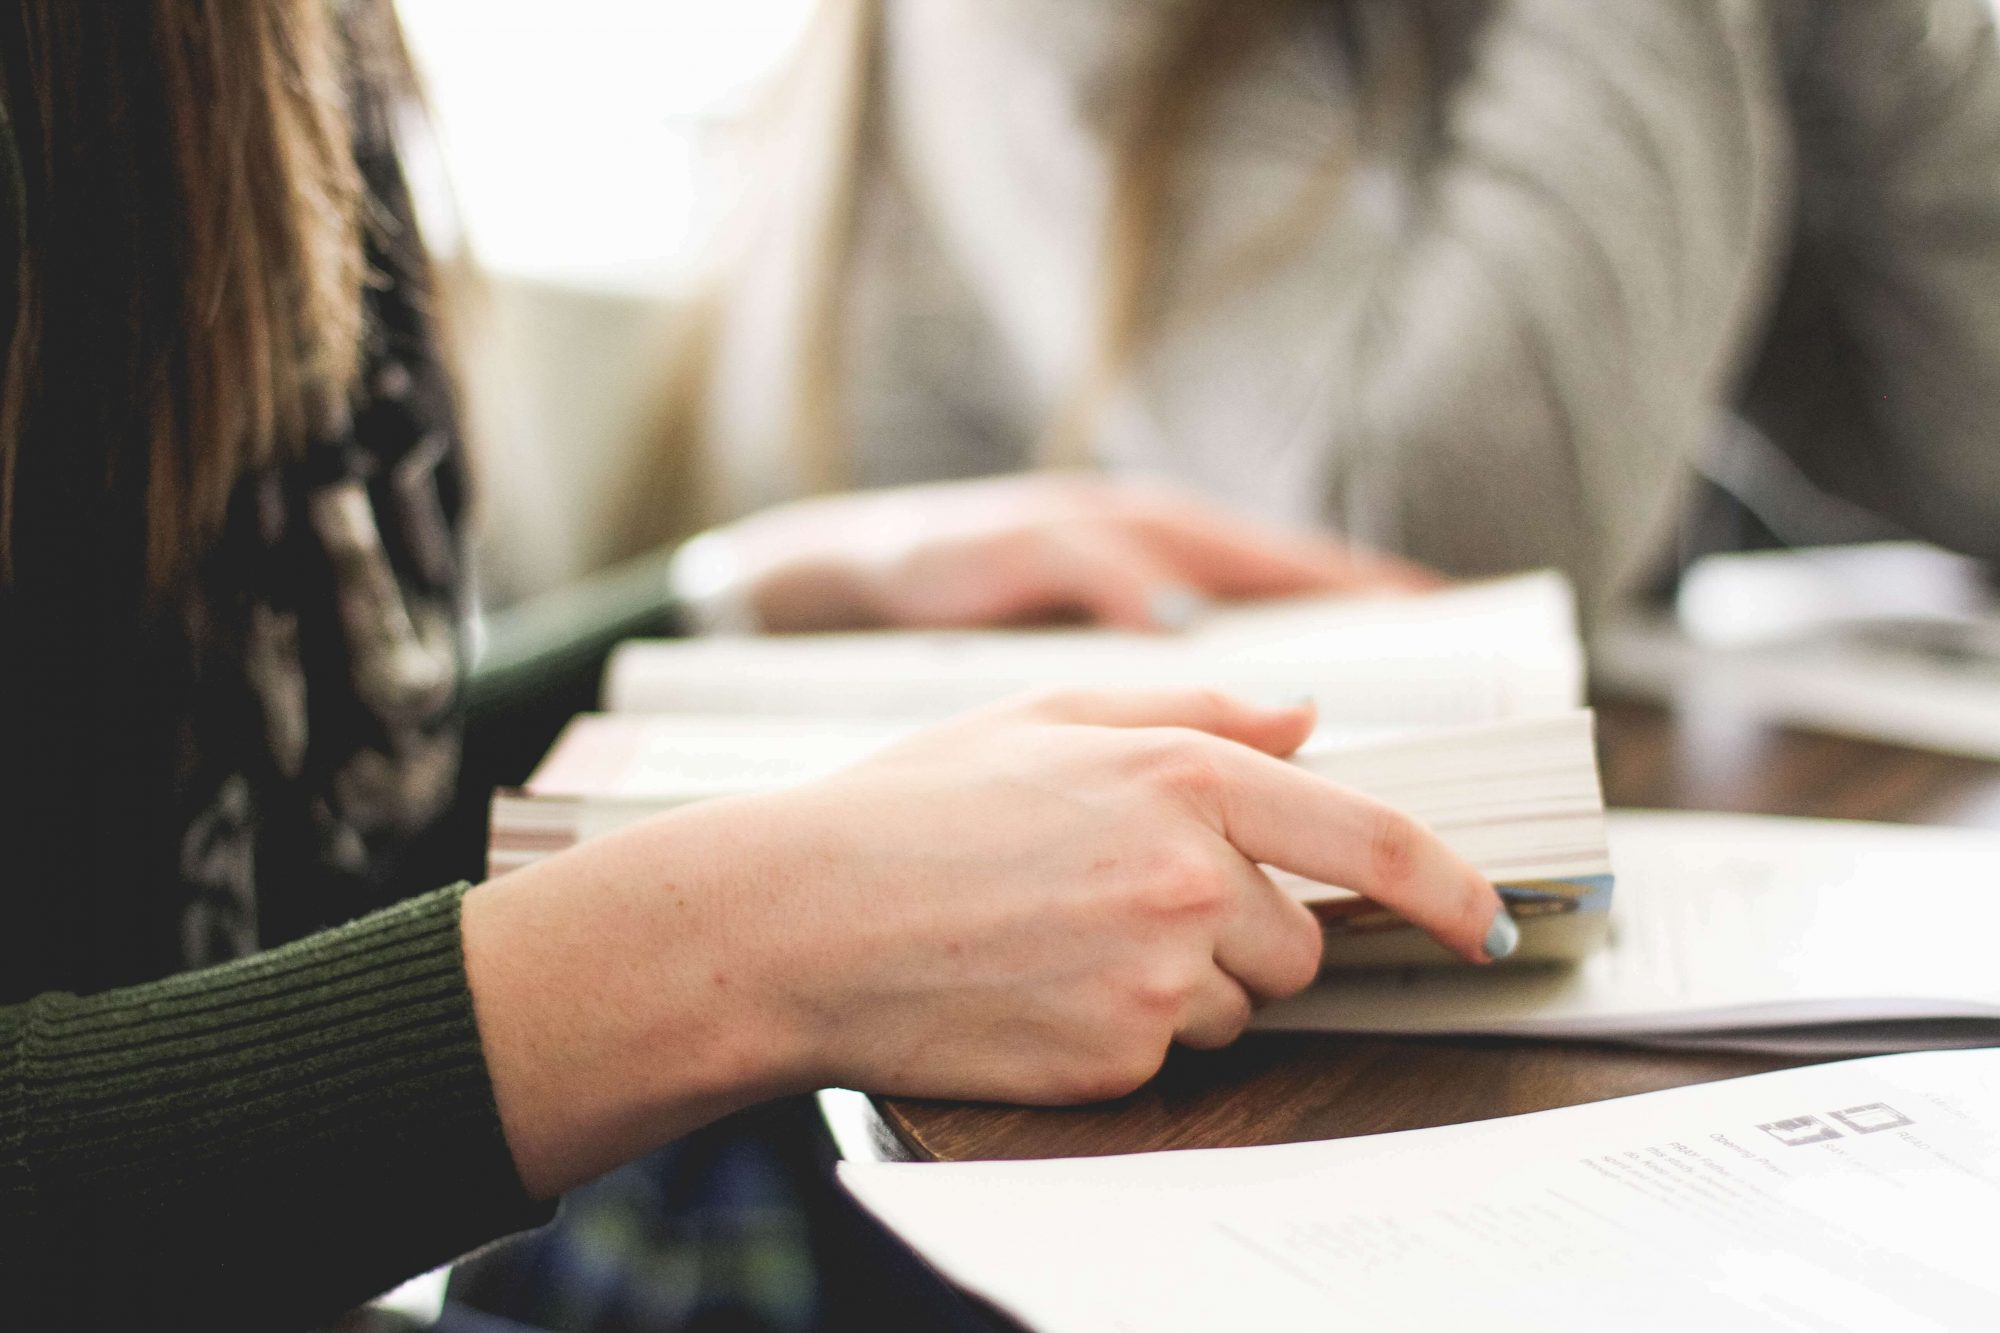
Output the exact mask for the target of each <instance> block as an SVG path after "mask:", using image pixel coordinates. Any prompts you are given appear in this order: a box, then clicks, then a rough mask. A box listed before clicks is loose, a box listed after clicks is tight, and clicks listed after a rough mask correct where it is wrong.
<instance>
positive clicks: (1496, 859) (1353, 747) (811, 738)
mask: <svg viewBox="0 0 2000 1333" xmlns="http://www.w3.org/2000/svg"><path fill="white" fill-rule="evenodd" d="M915 725H916V724H915V723H912V722H896V721H891V720H887V719H882V718H828V717H769V716H757V715H749V716H735V717H717V716H712V715H699V716H694V715H691V716H681V715H675V714H656V715H643V714H641V715H619V714H602V715H597V716H586V717H582V718H579V719H577V720H576V722H574V723H572V724H571V726H570V728H569V730H568V731H566V732H565V733H564V735H563V737H562V739H561V740H560V741H559V742H558V743H557V745H556V747H555V748H554V749H553V750H552V751H550V753H549V756H548V758H547V759H546V760H545V761H544V762H543V764H542V766H541V768H540V769H538V770H537V771H536V773H535V774H534V776H533V777H532V778H530V780H529V783H528V786H527V787H526V789H524V790H522V791H520V792H512V793H501V794H500V795H499V796H498V797H496V798H495V800H494V804H493V830H492V842H491V850H490V854H489V855H490V866H489V868H490V870H491V872H492V873H494V874H499V873H502V872H504V871H506V870H510V869H513V868H514V867H516V866H519V865H523V864H525V863H527V862H529V861H532V860H534V859H535V858H537V857H540V856H545V855H548V854H549V853H551V852H555V851H560V850H561V849H562V848H564V847H568V846H571V845H573V844H574V843H577V842H579V841H582V840H583V839H586V838H590V837H595V836H597V835H599V834H602V833H606V832H609V831H610V830H612V829H615V828H619V827H621V826H623V825H625V824H628V823H631V822H633V821H635V820H638V819H643V818H645V817H646V816H647V815H650V814H654V813H657V812H659V811H662V810H667V809H671V808H673V807H674V806H677V805H685V804H687V803H689V802H691V801H697V800H706V799H709V798H712V797H717V796H728V795H736V794H744V793H750V792H757V791H767V790H771V789H774V788H780V787H788V786H794V785H797V784H799V783H803V782H809V781H812V780H814V779H816V778H820V777H824V776H826V775H828V774H830V773H832V772H834V771H836V770H838V769H840V768H843V767H846V766H847V765H849V764H852V763H855V762H858V761H859V760H861V759H864V758H866V757H867V756H868V755H870V754H872V753H874V752H875V751H876V750H879V749H881V748H882V747H884V746H886V745H889V744H892V743H894V742H895V741H896V740H897V739H899V738H900V737H902V736H903V735H906V734H907V733H908V732H909V731H910V730H912V729H913V728H914V727H915ZM1293 762H1294V763H1296V764H1298V765H1299V766H1301V767H1303V768H1306V769H1308V770H1310V771H1311V772H1314V773H1318V774H1320V775H1321V776H1323V777H1327V778H1330V779H1332V780H1333V781H1336V782H1340V783H1342V784H1344V785H1346V786H1349V787H1353V788H1355V789H1357V790H1360V791H1363V792H1367V793H1368V794H1370V795H1372V796H1375V797H1377V798H1378V799H1380V800H1382V801H1384V802H1386V803H1388V804H1390V805H1393V806H1395V807H1397V808H1398V809H1401V810H1404V811H1407V812H1408V813H1410V814H1412V815H1414V816H1416V817H1417V818H1418V819H1421V820H1423V821H1424V822H1425V823H1426V824H1428V825H1429V826H1430V827H1431V828H1433V829H1434V830H1436V831H1437V833H1438V835H1439V836H1440V837H1442V838H1443V839H1444V840H1445V841H1446V842H1447V843H1448V844H1450V845H1451V846H1452V848H1453V849H1454V850H1456V851H1457V852H1458V853H1459V854H1460V855H1462V856H1464V857H1465V858H1466V859H1467V860H1468V861H1470V862H1472V864H1473V865H1474V866H1476V867H1478V869H1479V870H1480V871H1481V873H1483V874H1485V875H1486V876H1487V877H1488V878H1490V879H1492V880H1493V881H1494V882H1495V883H1496V884H1498V885H1500V886H1501V892H1502V894H1503V896H1505V897H1506V898H1507V900H1508V905H1509V910H1510V911H1511V912H1512V913H1513V915H1514V917H1515V919H1516V920H1517V921H1518V922H1519V923H1520V926H1521V945H1520V948H1519V949H1518V950H1517V951H1516V953H1515V955H1514V957H1513V958H1512V959H1511V960H1509V961H1510V963H1516V964H1518V963H1522V962H1531V961H1547V960H1556V959H1575V958H1580V957H1582V956H1584V955H1585V954H1587V953H1588V952H1589V951H1590V950H1591V949H1593V948H1595V947H1596V946H1598V945H1599V944H1601V943H1602V942H1603V940H1604V937H1605V922H1606V919H1607V918H1606V913H1607V911H1608V909H1609V906H1610V900H1611V866H1610V862H1609V860H1608V858H1607V855H1606V850H1605V840H1604V797H1603V793H1602V791H1601V790H1600V788H1599V785H1598V779H1597V763H1596V756H1595V753H1594V750H1593V747H1592V732H1591V717H1590V714H1589V713H1588V712H1585V711H1582V710H1571V711H1566V712H1560V713H1553V714H1548V715H1545V716H1539V717H1524V718H1517V719H1513V720H1508V721H1497V722H1484V723H1476V724H1471V725H1465V726H1456V727H1444V728H1431V729H1426V730H1418V731H1410V732H1406V733H1403V734H1400V735H1395V736H1377V737H1375V738H1373V739H1370V740H1367V741H1355V740H1343V739H1339V738H1335V737H1318V738H1315V739H1314V740H1313V741H1311V742H1309V743H1308V744H1307V745H1306V747H1305V748H1304V749H1302V750H1301V751H1300V752H1299V754H1298V755H1297V756H1296V757H1295V758H1294V759H1293ZM1273 878H1274V879H1275V880H1276V881H1277V882H1278V884H1279V886H1280V887H1281V888H1283V889H1285V890H1286V891H1287V892H1289V893H1291V894H1293V895H1294V896H1296V897H1298V898H1299V899H1301V900H1302V901H1304V902H1306V903H1308V904H1309V905H1310V906H1311V907H1312V909H1313V911H1314V913H1315V914H1316V915H1317V916H1319V918H1320V920H1321V922H1322V924H1323V925H1324V926H1325V928H1326V931H1327V960H1328V965H1329V966H1333V967H1385V966H1397V965H1403V964H1427V963H1446V962H1451V961H1454V958H1453V956H1452V955H1450V954H1448V953H1447V952H1446V951H1445V950H1444V949H1443V948H1442V947H1441V946H1439V945H1437V944H1436V943H1435V942H1433V941H1432V940H1431V939H1430V938H1429V937H1428V936H1426V935H1424V934H1422V933H1421V932H1420V931H1417V930H1416V929H1414V928H1413V927H1411V926H1409V925H1408V924H1407V923H1406V922H1404V921H1403V920H1402V919H1401V918H1399V917H1396V916H1393V915H1391V914H1390V913H1388V912H1385V911H1383V910H1381V909H1379V908H1376V907H1374V906H1373V905H1372V904H1370V903H1368V902H1367V901H1365V900H1364V899H1361V898H1359V897H1356V896H1355V895H1354V894H1352V893H1349V892H1347V891H1345V890H1344V889H1342V888H1340V887H1338V886H1329V885H1324V884H1316V883H1313V882H1312V881H1309V880H1306V879H1302V878H1300V877H1298V876H1296V875H1286V874H1274V876H1273Z"/></svg>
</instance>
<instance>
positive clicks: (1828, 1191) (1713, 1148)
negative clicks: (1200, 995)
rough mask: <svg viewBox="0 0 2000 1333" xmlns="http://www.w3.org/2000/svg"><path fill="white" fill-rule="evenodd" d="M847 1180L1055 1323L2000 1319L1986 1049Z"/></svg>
mask: <svg viewBox="0 0 2000 1333" xmlns="http://www.w3.org/2000/svg"><path fill="white" fill-rule="evenodd" d="M1621 892H1622V889H1621ZM839 1169H840V1179H841V1182H842V1183H843V1184H844V1185H846V1186H847V1188H848V1189H849V1190H850V1191H852V1192H853V1194H854V1195H855V1197H857V1198H858V1199H860V1201H861V1202H862V1203H863V1204H864V1205H865V1206H866V1207H868V1208H869V1209H870V1210H871V1211H872V1212H874V1213H875V1215H876V1216H877V1217H879V1218H880V1219H881V1220H882V1221H883V1222H885V1223H886V1224H887V1225H888V1226H889V1227H890V1228H891V1229H893V1230H894V1231H896V1232H897V1233H898V1234H899V1235H901V1236H902V1237H903V1238H904V1239H905V1240H907V1241H908V1242H909V1243H910V1244H911V1245H912V1246H914V1247H915V1248H916V1249H917V1251H918V1252H919V1253H920V1254H922V1255H923V1256H924V1257H925V1258H926V1259H928V1260H929V1261H930V1262H931V1263H932V1264H933V1265H935V1266H936V1267H937V1268H938V1269H939V1270H941V1271H942V1272H943V1273H944V1274H945V1275H946V1276H948V1277H950V1278H952V1279H954V1280H956V1281H957V1282H959V1283H960V1284H962V1285H963V1286H965V1287H967V1288H969V1289H970V1290H972V1291H974V1292H976V1293H978V1294H979V1295H981V1296H983V1297H985V1298H986V1299H987V1300H989V1301H991V1302H992V1303H993V1304H995V1305H997V1306H999V1307H1000V1308H1001V1309H1002V1310H1005V1311H1006V1312H1008V1313H1009V1314H1011V1315H1012V1316H1014V1317H1015V1318H1016V1319H1018V1320H1020V1321H1021V1322H1022V1323H1023V1324H1024V1325H1026V1326H1027V1327H1029V1328H1032V1329H1037V1330H1041V1331H1042V1333H1099V1331H1100V1330H1106V1329H1121V1330H1122V1329H1130V1330H1139V1329H1144V1330H1146V1331H1147V1333H1208V1330H1212V1329H1257V1330H1260V1333H1284V1331H1286V1330H1321V1329H1335V1328H1342V1329H1344V1328H1357V1329H1358V1328H1365V1329H1378V1330H1397V1329H1411V1330H1425V1331H1426V1333H1428V1331H1429V1330H1435V1329H1468V1330H1470V1329H1478V1330H1481V1331H1482V1333H1486V1331H1488V1330H1491V1331H1492V1333H1529V1331H1530V1330H1532V1333H1562V1331H1563V1330H1576V1333H1586V1331H1588V1333H1597V1331H1598V1330H1602V1329H1652V1330H1669V1329H1672V1330H1681V1329H1716V1330H1723V1329H1728V1330H1742V1329H1771V1330H1791V1331H1793V1333H1808V1331H1809V1333H1844V1331H1851V1333H1882V1331H1883V1330H1888V1329H1898V1330H1903V1329H1912V1330H1914V1329H1933V1330H1947V1329H1972V1328H1992V1327H1994V1325H1995V1312H1996V1311H2000V1266H1996V1265H1995V1264H1994V1262H1993V1246H1992V1235H1993V1221H1994V1216H1995V1208H1996V1204H1995V1200H1996V1199H2000V1051H1992V1050H1988V1051H1943V1052H1926V1053H1922V1054H1916V1055H1897V1056H1887V1057H1882V1058H1879V1059H1873V1060H1856V1061H1849V1062H1845V1063H1840V1064H1826V1065H1813V1066H1809V1067H1806V1068H1801V1069H1787V1070H1781V1071H1779V1072H1777V1073H1771V1074H1759V1075H1755V1076H1752V1077H1749V1078H1740V1079H1730V1080H1727V1081H1724V1082H1719V1083H1708V1084H1702V1085H1698V1086H1695V1087H1686V1088H1674V1089H1670V1090H1668V1091H1665V1092H1653V1093H1647V1094H1644V1095H1642V1096H1637V1097H1623V1098H1617V1099H1613V1100H1611V1101H1603V1102H1595V1103H1592V1104H1589V1105H1585V1106H1573V1107H1569V1108H1566V1109H1563V1110H1556V1111H1542V1112H1538V1113H1535V1114H1532V1115H1523V1116H1508V1117H1502V1118H1499V1119H1494V1120H1483V1121H1477V1122H1474V1123H1472V1124H1465V1125H1447V1126H1442V1127H1439V1128H1435V1129H1418V1130H1411V1131H1408V1132H1406V1133H1401V1134H1383V1135H1374V1136H1370V1137H1365V1138H1350V1139H1334V1140H1331V1141H1328V1142H1322V1143H1295V1144H1285V1145H1281V1146H1277V1147H1267V1148H1223V1149H1211V1150H1206V1151H1193V1152H1165V1153H1148V1154H1143V1155H1139V1156H1130V1157H1100V1158H1091V1159H1085V1160H1073V1159H1072V1160H1053V1161H1038V1162H963V1163H934V1162H925V1163H857V1162H843V1163H842V1164H841V1165H840V1168H839Z"/></svg>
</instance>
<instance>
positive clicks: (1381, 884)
mask: <svg viewBox="0 0 2000 1333" xmlns="http://www.w3.org/2000/svg"><path fill="white" fill-rule="evenodd" d="M1423 838H1424V833H1423V829H1422V828H1421V827H1420V826H1419V825H1418V824H1417V821H1416V820H1414V819H1412V818H1410V816H1408V815H1406V814H1404V813H1403V812H1402V811H1401V810H1396V809H1392V808H1391V807H1388V806H1383V807H1382V808H1381V809H1380V810H1378V811H1376V812H1375V814H1374V816H1373V817H1372V818H1371V819H1370V821H1369V826H1368V873H1369V874H1370V875H1371V876H1372V877H1373V881H1374V883H1373V887H1374V889H1375V891H1376V892H1377V893H1384V892H1388V893H1393V892H1395V891H1398V890H1403V889H1407V888H1409V887H1410V886H1411V885H1412V883H1413V882H1414V881H1415V879H1416V875H1417V867H1418V865H1419V863H1420V862H1421V860H1422V856H1423V850H1422V849H1423Z"/></svg>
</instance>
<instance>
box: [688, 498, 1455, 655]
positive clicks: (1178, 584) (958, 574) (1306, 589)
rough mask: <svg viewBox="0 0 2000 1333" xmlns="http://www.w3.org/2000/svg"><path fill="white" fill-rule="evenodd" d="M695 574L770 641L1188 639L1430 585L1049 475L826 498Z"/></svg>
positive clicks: (1374, 562) (1282, 536)
mask: <svg viewBox="0 0 2000 1333" xmlns="http://www.w3.org/2000/svg"><path fill="white" fill-rule="evenodd" d="M685 555H686V556H687V557H689V558H688V559H687V560H686V561H685V562H684V563H683V565H682V568H683V569H694V570H697V571H699V572H697V573H696V574H694V576H693V578H692V580H691V581H692V582H695V583H697V584H700V585H702V586H701V588H700V590H699V592H698V593H696V594H695V597H696V599H697V600H699V599H701V598H704V597H706V598H713V597H717V596H721V597H726V598H727V599H729V600H731V601H732V602H734V603H735V604H736V606H737V608H738V609H739V611H741V612H744V613H747V614H744V615H743V616H742V617H741V618H742V619H745V620H747V621H750V622H752V623H753V624H754V625H755V626H756V627H758V628H762V629H766V630H772V631H780V632H787V631H802V630H830V629H869V628H879V627H883V626H907V627H912V628H956V627H973V626H982V625H1002V624H1021V623H1028V622H1037V621H1047V620H1051V619H1059V618H1071V619H1075V618H1082V619H1085V620H1089V621H1094V622H1098V623H1102V624H1106V625H1112V626H1117V627H1119V628H1124V629H1142V630H1163V629H1164V630H1174V629H1182V628H1185V627H1186V626H1187V624H1188V622H1189V621H1190V620H1191V619H1192V618H1193V616H1194V614H1195V613H1196V611H1198V610H1199V609H1200V607H1201V605H1202V603H1203V602H1204V601H1205V600H1207V599H1209V598H1240V597H1281V596H1295V595H1300V594H1306V593H1326V592H1391V591H1398V592H1407V591H1418V590H1422V589H1427V588H1433V587H1436V586H1438V585H1439V584H1440V583H1441V582H1442V580H1441V579H1439V578H1438V577H1437V576H1436V575H1433V574H1431V573H1430V572H1429V571H1427V570H1424V569H1421V568H1419V567H1417V566H1415V565H1411V564H1409V563H1407V562H1404V561H1401V560H1397V559H1394V558H1392V557H1389V556H1383V555H1377V554H1374V553H1371V552H1367V551H1363V550H1360V549H1358V548H1356V547H1352V546H1348V545H1346V544H1344V543H1342V542H1339V541H1335V540H1333V539H1331V538H1328V537H1325V536H1321V535H1316V534H1308V533H1298V532H1289V531H1283V530H1278V529H1274V528H1271V527H1269V526H1267V525H1262V524H1255V523H1251V522H1249V521H1247V520H1244V519H1241V518H1238V517H1236V516H1234V515H1231V514H1228V513H1226V512H1224V511H1223V510H1220V509H1217V508H1215V507H1214V506H1213V505H1210V504H1208V503H1206V502H1204V501H1201V500H1197V499H1195V498H1193V497H1190V496H1187V495H1184V494H1181V493H1179V492H1176V491H1173V490H1171V489H1168V488H1166V487H1163V486H1158V485H1152V484H1139V483H1134V482H1125V481H1121V482H1110V481H1105V480H1102V479H1098V478H1092V477H1086V476H1082V475H1075V474H1050V473H1040V474H1033V475H1027V476H1015V477H998V478H989V479H984V480H978V481H962V482H945V483H940V484H934V485H927V486H906V487H896V488H892V489H887V490H879V491H868V492H856V493H852V494H843V495H831V496H823V497H820V498H816V499H811V500H803V501H799V502H796V503H793V504H788V505H781V506H779V507H777V508H774V509H767V510H764V511H763V512H761V513H758V514H755V515H753V516H751V517H749V518H746V519H742V520H740V521H738V522H736V523H733V524H730V525H729V526H727V527H724V528H719V529H716V530H715V531H713V532H711V533H708V534H705V535H704V536H702V537H699V538H697V539H696V540H695V542H693V543H690V546H689V548H688V549H687V551H686V552H685Z"/></svg>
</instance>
